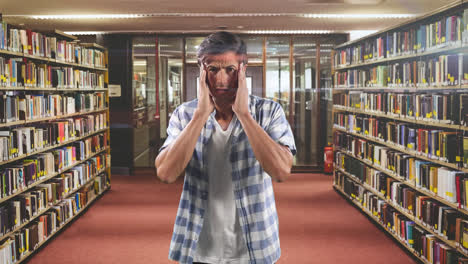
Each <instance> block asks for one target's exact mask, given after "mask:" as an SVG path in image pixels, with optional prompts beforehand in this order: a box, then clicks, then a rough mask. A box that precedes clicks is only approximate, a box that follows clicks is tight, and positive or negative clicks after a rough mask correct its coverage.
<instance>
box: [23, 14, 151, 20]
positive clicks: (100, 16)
mask: <svg viewBox="0 0 468 264" xmlns="http://www.w3.org/2000/svg"><path fill="white" fill-rule="evenodd" d="M147 16H151V14H96V15H44V16H35V15H33V16H28V17H31V18H33V19H123V18H142V17H147Z"/></svg>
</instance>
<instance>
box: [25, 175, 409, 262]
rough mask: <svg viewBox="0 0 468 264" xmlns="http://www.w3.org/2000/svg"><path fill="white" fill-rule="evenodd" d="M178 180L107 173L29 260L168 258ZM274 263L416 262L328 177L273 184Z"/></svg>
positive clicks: (150, 260)
mask: <svg viewBox="0 0 468 264" xmlns="http://www.w3.org/2000/svg"><path fill="white" fill-rule="evenodd" d="M181 188H182V181H178V182H177V183H175V184H172V185H166V184H163V183H160V182H159V181H158V180H157V179H156V178H155V176H152V175H139V176H116V175H113V176H112V189H111V190H110V191H109V192H107V194H105V195H104V196H103V197H102V198H101V199H100V200H98V201H96V202H95V203H94V205H93V206H91V207H90V208H89V210H88V211H87V212H85V214H83V215H82V216H81V217H80V218H79V219H77V220H76V221H75V222H74V223H72V225H71V226H70V227H69V228H67V229H65V230H64V231H63V232H62V233H61V234H59V236H57V237H56V238H55V239H53V240H52V241H51V242H50V243H49V244H48V245H46V246H45V247H44V248H42V249H41V250H40V252H38V253H37V254H36V255H35V256H33V257H32V258H31V259H30V262H29V263H33V264H40V263H44V264H46V263H47V264H54V263H61V264H66V263H76V264H78V263H79V264H81V263H93V264H94V263H109V264H110V263H112V264H115V263H135V264H140V263H141V264H143V263H145V264H146V263H158V264H159V263H161V264H165V263H175V262H173V261H169V260H168V259H167V255H168V250H169V242H170V239H171V235H172V227H173V223H174V219H175V216H176V210H177V205H178V202H179V198H180V192H181ZM275 194H276V196H275V197H276V202H277V208H278V212H279V221H280V239H281V248H282V257H281V259H280V261H279V262H278V263H279V264H286V263H287V264H292V263H294V264H302V263H304V264H306V263H307V264H309V263H320V264H326V263H346V264H354V263H356V264H357V263H359V264H362V263H379V264H393V263H399V264H406V263H416V262H415V261H414V260H413V259H412V258H411V257H410V256H408V255H407V254H406V253H405V252H404V251H403V249H401V248H400V247H399V246H398V245H397V243H396V242H395V241H393V240H392V239H391V238H390V237H388V236H387V235H385V234H384V233H383V232H382V231H381V230H379V229H378V228H377V227H376V226H375V225H374V224H372V223H371V222H370V221H369V220H368V219H367V218H366V217H365V216H364V215H363V214H362V213H360V212H359V211H358V210H356V209H355V208H354V207H353V206H351V205H350V204H349V203H348V202H346V201H345V200H344V199H343V198H342V197H341V196H340V195H339V194H338V193H336V192H335V191H334V190H333V188H332V180H331V176H328V175H322V174H294V175H293V176H292V177H291V178H290V179H289V180H288V181H286V182H284V183H275Z"/></svg>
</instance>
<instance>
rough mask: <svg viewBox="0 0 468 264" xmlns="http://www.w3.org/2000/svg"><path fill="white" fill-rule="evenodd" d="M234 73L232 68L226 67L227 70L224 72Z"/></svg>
mask: <svg viewBox="0 0 468 264" xmlns="http://www.w3.org/2000/svg"><path fill="white" fill-rule="evenodd" d="M234 71H236V69H234V68H232V67H228V68H227V69H226V72H234Z"/></svg>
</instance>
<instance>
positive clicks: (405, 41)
mask: <svg viewBox="0 0 468 264" xmlns="http://www.w3.org/2000/svg"><path fill="white" fill-rule="evenodd" d="M436 19H437V18H436ZM467 23H468V10H464V11H463V16H462V14H457V15H453V16H447V17H445V18H442V19H438V20H436V21H433V22H431V23H428V24H419V25H416V26H413V27H410V28H408V29H406V30H404V31H393V32H387V33H383V34H381V35H379V36H377V37H375V38H372V39H367V40H364V41H361V42H359V43H358V44H356V45H354V46H350V47H347V48H344V49H341V50H338V51H337V53H336V54H335V58H334V65H338V66H347V65H356V64H359V63H364V62H368V61H375V60H379V59H384V58H392V57H397V56H404V55H411V54H417V53H422V52H425V51H431V50H434V49H439V48H443V47H447V46H453V45H460V43H462V42H463V43H466V42H468V36H467V34H468V32H467V27H466V26H465V25H466V24H467Z"/></svg>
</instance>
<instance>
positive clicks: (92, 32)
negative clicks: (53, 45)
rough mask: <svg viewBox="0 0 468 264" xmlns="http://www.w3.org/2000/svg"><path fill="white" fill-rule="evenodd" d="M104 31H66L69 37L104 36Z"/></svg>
mask: <svg viewBox="0 0 468 264" xmlns="http://www.w3.org/2000/svg"><path fill="white" fill-rule="evenodd" d="M104 33H105V32H104V31H66V32H65V34H68V35H99V34H104Z"/></svg>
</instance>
